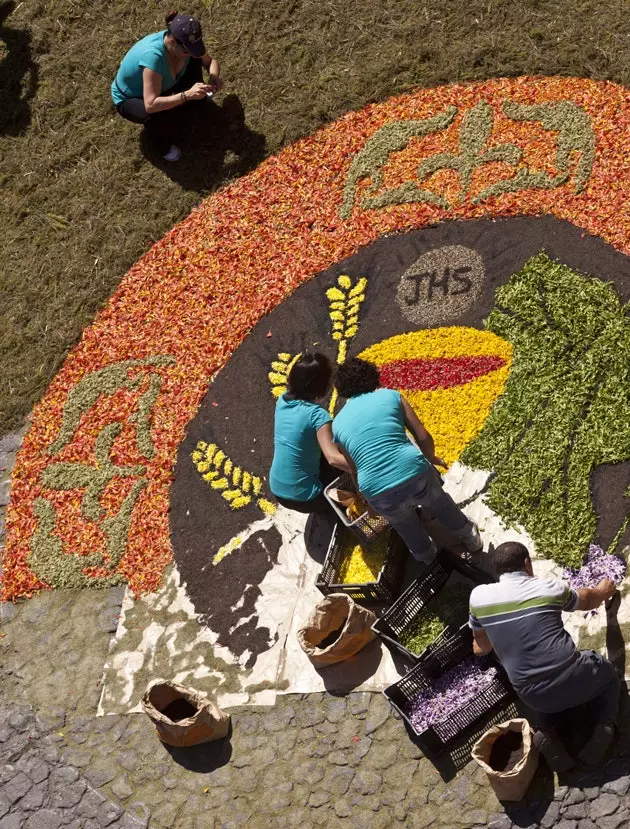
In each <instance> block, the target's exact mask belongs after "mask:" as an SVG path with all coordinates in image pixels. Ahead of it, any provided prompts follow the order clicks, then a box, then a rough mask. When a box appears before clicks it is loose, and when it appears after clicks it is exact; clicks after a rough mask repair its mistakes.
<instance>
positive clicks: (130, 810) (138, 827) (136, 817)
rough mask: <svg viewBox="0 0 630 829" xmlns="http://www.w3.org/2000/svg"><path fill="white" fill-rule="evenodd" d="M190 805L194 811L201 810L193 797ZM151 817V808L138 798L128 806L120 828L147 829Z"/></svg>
mask: <svg viewBox="0 0 630 829" xmlns="http://www.w3.org/2000/svg"><path fill="white" fill-rule="evenodd" d="M189 807H190V809H191V810H193V811H198V812H201V811H202V810H201V808H199V807H198V808H195V801H194V800H193V799H192V798H191V799H190V800H189ZM150 819H151V810H150V809H149V807H148V806H147V805H146V803H143V802H142V801H141V800H136V801H134V802H133V803H130V804H129V806H128V807H127V811H126V812H125V814H124V816H123V818H122V820H121V821H120V829H146V827H147V826H148V825H149V820H150Z"/></svg>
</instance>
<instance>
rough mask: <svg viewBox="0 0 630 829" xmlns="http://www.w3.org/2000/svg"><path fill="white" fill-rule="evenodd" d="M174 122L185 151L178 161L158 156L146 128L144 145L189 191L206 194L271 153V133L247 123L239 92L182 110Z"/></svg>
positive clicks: (149, 157) (148, 156)
mask: <svg viewBox="0 0 630 829" xmlns="http://www.w3.org/2000/svg"><path fill="white" fill-rule="evenodd" d="M173 124H174V130H173V140H174V141H175V143H176V144H177V145H178V146H179V147H180V149H181V151H182V157H181V159H180V160H179V161H178V162H176V163H169V162H166V161H164V160H163V159H162V158H161V157H160V156H158V155H156V153H155V151H154V150H153V149H152V148H151V147H150V146H149V145H148V144H147V141H146V137H145V135H144V133H143V134H142V139H141V148H142V152H143V154H144V156H145V158H146V159H147V160H148V161H150V163H151V164H154V165H155V166H156V167H159V169H161V170H163V172H164V173H165V175H167V176H168V177H169V178H170V179H171V180H172V181H174V182H175V183H176V184H179V186H180V187H182V188H183V189H184V190H191V191H194V192H196V193H202V194H204V193H206V192H208V191H209V190H211V189H213V188H214V187H216V185H217V184H222V183H227V182H228V181H230V180H232V179H235V178H238V177H239V176H242V175H244V174H245V173H248V172H249V171H250V170H253V169H254V167H256V166H257V165H258V164H259V163H260V162H261V161H262V159H263V158H264V156H265V150H266V140H265V136H264V135H262V134H261V133H258V132H254V131H253V130H251V129H249V127H248V126H247V125H246V124H245V111H244V109H243V105H242V104H241V102H240V100H239V98H238V96H236V95H227V96H226V97H225V98H224V100H223V103H222V104H221V106H219V105H218V104H217V103H216V102H215V101H213V100H206V101H201V102H200V103H199V104H197V105H192V106H189V107H187V108H186V109H185V110H179V111H178V117H177V119H176V120H174V121H173ZM229 156H231V158H229Z"/></svg>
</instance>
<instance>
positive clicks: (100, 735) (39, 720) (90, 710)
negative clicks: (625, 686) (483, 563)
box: [0, 434, 630, 829]
mask: <svg viewBox="0 0 630 829" xmlns="http://www.w3.org/2000/svg"><path fill="white" fill-rule="evenodd" d="M19 439H20V435H19V434H17V435H15V436H9V437H8V438H5V439H3V440H2V441H0V495H1V496H2V497H0V501H3V500H5V501H6V491H7V487H6V486H5V485H4V483H3V481H4V480H6V475H7V470H8V469H10V467H11V464H12V459H13V454H12V453H13V452H14V450H15V448H17V446H18V445H19ZM2 467H4V468H5V472H2ZM3 487H4V488H3ZM1 509H2V507H1V506H0V510H1ZM0 520H1V516H0ZM0 543H1V540H0ZM121 600H122V590H121V589H119V588H114V589H111V590H107V591H87V590H86V591H58V592H50V593H44V594H42V595H40V596H37V597H35V598H34V599H32V600H31V601H29V602H25V603H22V604H18V605H6V604H5V605H0V628H1V630H0V744H1V748H0V829H20V828H21V827H26V829H58V827H72V829H99V827H116V829H135V828H136V827H138V829H140V827H151V829H153V827H155V829H171V827H174V829H214V827H225V829H227V828H228V827H237V826H246V827H254V829H256V828H257V827H261V829H268V827H269V828H271V827H305V829H307V828H308V827H317V826H327V827H337V826H339V827H361V829H372V827H373V828H374V829H379V827H383V828H385V827H391V826H395V825H401V826H408V827H412V829H415V827H418V829H424V827H433V829H460V828H461V829H482V827H488V829H512V827H519V829H530V828H531V829H533V827H543V829H551V827H555V828H556V829H619V827H626V826H628V825H630V728H629V725H628V722H627V720H628V719H629V718H626V719H625V720H624V726H623V728H622V732H621V735H620V738H619V741H618V745H617V750H616V754H617V756H616V757H615V759H613V760H610V761H609V762H608V763H607V764H606V765H605V766H603V767H602V768H601V769H598V770H596V771H594V772H589V773H584V772H578V773H575V774H573V775H567V776H566V777H563V778H562V780H561V781H557V780H554V778H553V777H552V775H551V774H550V773H549V772H548V770H546V768H545V767H544V765H541V768H540V770H539V773H538V775H537V777H536V779H535V781H534V783H533V784H532V786H531V787H530V790H529V792H528V796H527V799H526V801H524V802H520V803H516V804H513V805H507V806H506V808H505V809H504V808H503V807H502V806H501V804H499V802H498V801H497V800H496V798H495V796H494V794H493V793H492V790H491V789H490V787H489V786H488V784H487V782H486V779H485V776H484V774H483V772H482V771H481V769H479V768H478V767H476V766H475V765H474V764H472V763H469V764H468V765H467V766H466V767H465V768H464V769H463V770H462V771H460V772H459V774H458V775H457V776H456V777H454V778H452V779H450V780H449V781H448V782H446V781H445V780H443V779H442V777H441V776H440V774H439V773H438V771H437V770H436V769H435V768H434V767H433V765H432V764H431V763H430V762H429V761H428V760H427V759H426V758H424V757H423V756H422V754H421V752H420V751H419V749H418V748H417V747H416V745H415V744H414V743H413V742H412V741H411V740H410V739H409V737H408V736H407V732H406V731H405V728H404V726H403V723H402V722H401V721H400V720H399V719H397V718H396V717H395V716H394V715H393V714H392V712H391V711H390V708H389V705H388V703H387V701H386V700H385V698H384V697H383V696H381V695H380V694H365V693H351V694H349V695H347V696H345V697H337V696H334V695H331V694H327V693H326V694H324V693H322V694H311V695H306V696H304V695H287V696H281V697H278V702H277V704H276V705H275V706H274V707H272V708H267V707H265V708H263V707H260V708H241V709H233V710H232V712H231V713H232V734H231V736H230V737H229V738H227V739H226V740H223V741H220V742H219V743H213V744H206V745H202V746H197V747H195V748H192V749H186V750H184V749H169V748H167V747H165V746H163V745H162V744H161V743H160V742H159V740H158V739H157V737H156V735H155V731H154V729H153V727H152V725H151V723H150V722H149V721H148V719H147V718H146V717H145V716H144V715H142V714H130V715H114V716H107V717H97V716H96V715H95V712H96V707H97V703H98V699H99V695H100V687H101V685H100V683H101V675H102V669H103V665H104V663H105V659H106V655H107V651H108V647H109V642H110V638H111V635H112V632H113V631H114V630H115V627H116V623H117V619H116V617H117V615H118V613H119V609H120V603H121ZM560 784H562V785H560Z"/></svg>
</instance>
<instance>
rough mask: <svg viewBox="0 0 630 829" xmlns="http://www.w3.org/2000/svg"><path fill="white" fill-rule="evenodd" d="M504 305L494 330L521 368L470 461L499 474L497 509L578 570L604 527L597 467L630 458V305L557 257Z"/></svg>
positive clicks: (542, 259) (517, 286) (501, 297)
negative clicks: (594, 477)
mask: <svg viewBox="0 0 630 829" xmlns="http://www.w3.org/2000/svg"><path fill="white" fill-rule="evenodd" d="M495 300H496V304H495V309H494V310H493V311H492V313H491V314H490V316H489V317H488V319H487V320H486V327H487V328H488V329H489V330H490V331H492V332H494V333H495V334H498V335H499V336H501V337H504V338H506V339H507V340H509V341H510V342H511V343H512V345H513V347H514V363H513V365H512V370H511V373H510V377H509V380H508V382H507V385H506V387H505V390H504V393H503V395H502V396H501V397H500V398H499V400H498V401H497V403H496V405H495V407H494V408H493V410H492V412H491V413H490V416H489V417H488V419H487V421H486V423H485V424H484V427H483V429H482V431H481V433H480V434H479V436H478V437H477V438H476V439H475V440H474V441H473V442H472V443H471V444H470V446H469V447H468V448H467V449H466V451H465V452H464V454H463V456H462V460H463V462H464V463H466V464H468V465H470V466H474V467H481V468H484V469H490V470H493V471H494V472H495V477H494V480H493V481H492V483H491V485H490V489H489V493H488V496H487V503H488V505H489V506H490V507H491V509H493V510H494V511H495V512H496V513H497V514H498V515H500V516H501V517H502V518H503V519H504V521H506V523H507V524H508V525H514V524H521V525H522V526H523V527H525V529H526V530H527V532H528V533H529V534H530V536H531V537H532V539H533V540H534V542H535V544H536V549H537V551H538V553H539V554H540V555H542V556H543V557H545V558H551V559H553V560H554V561H556V562H558V563H559V564H563V565H569V566H571V567H578V566H579V565H580V563H581V561H582V558H583V556H584V554H585V553H586V551H587V546H588V544H589V543H590V542H591V541H592V539H593V536H594V532H595V526H596V515H595V511H594V508H593V504H592V499H591V492H590V478H591V473H592V471H593V470H594V469H595V468H596V467H597V466H599V465H600V464H604V463H615V462H619V461H623V460H626V459H628V458H630V418H629V417H628V412H629V411H630V377H629V371H630V319H629V317H628V310H629V309H628V306H627V305H626V306H622V304H621V301H620V298H619V296H618V295H617V293H616V292H615V290H614V288H613V287H612V285H610V284H606V283H604V282H602V281H600V280H598V279H594V278H591V277H588V276H584V275H582V274H580V273H577V272H575V271H573V270H571V268H568V267H567V266H565V265H562V264H560V263H558V262H554V261H552V260H551V259H550V258H549V257H548V256H547V255H546V254H545V253H540V254H538V255H537V256H535V257H533V258H532V259H530V260H529V261H528V262H527V263H526V264H525V266H524V267H523V268H522V270H521V271H519V272H518V273H517V274H515V275H514V276H512V277H511V279H510V280H509V282H508V283H507V284H506V285H504V286H503V287H501V288H499V290H498V291H497V293H496V297H495ZM628 494H630V493H628ZM618 538H619V534H617V538H616V540H618ZM611 552H612V550H611Z"/></svg>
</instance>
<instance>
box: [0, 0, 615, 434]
mask: <svg viewBox="0 0 630 829" xmlns="http://www.w3.org/2000/svg"><path fill="white" fill-rule="evenodd" d="M171 5H172V4H165V3H157V2H153V1H151V2H147V3H137V2H133V0H108V1H107V2H103V0H22V2H16V3H15V4H13V3H10V2H6V0H0V227H1V228H2V232H1V233H0V288H1V292H2V293H1V296H2V302H1V303H0V434H2V433H3V432H5V431H7V430H8V429H10V428H12V427H14V426H15V425H17V424H18V423H19V421H20V420H21V418H22V417H23V415H24V414H26V413H27V412H28V411H29V410H30V409H31V408H32V406H33V404H34V403H35V402H36V401H37V400H38V399H39V397H40V396H41V395H42V393H43V391H44V390H45V388H46V387H47V385H48V383H49V382H50V380H51V378H52V377H53V375H54V374H55V372H56V371H57V369H58V368H59V366H60V364H61V362H62V361H63V359H64V357H65V355H66V353H67V351H68V349H69V348H70V347H71V346H72V345H73V344H74V343H76V342H77V340H78V338H79V336H80V333H81V331H82V329H83V328H84V327H85V326H87V325H88V324H89V323H90V322H91V320H92V319H93V317H94V314H95V312H96V311H97V310H98V308H100V307H101V306H102V305H103V304H104V303H105V302H106V300H107V298H108V297H109V296H110V295H111V293H112V292H113V290H114V289H115V287H116V285H117V284H118V282H119V281H120V278H121V277H122V275H123V274H124V273H125V271H126V270H127V269H128V268H129V267H130V266H131V265H132V264H133V263H134V262H135V261H136V260H137V259H138V258H139V257H140V256H141V255H142V253H144V251H146V250H147V248H148V247H149V246H150V245H151V244H152V243H153V242H154V241H155V240H157V239H159V238H161V237H162V236H163V235H164V233H165V232H166V231H167V230H169V229H170V228H171V227H172V226H173V225H174V224H175V223H176V222H177V221H178V220H180V219H182V218H183V217H184V216H186V215H187V214H188V213H189V211H190V209H191V208H192V207H193V206H194V205H195V204H196V203H198V202H199V200H200V199H201V198H203V196H204V195H206V194H207V193H209V192H211V191H212V190H214V189H215V188H216V187H218V186H221V185H223V184H226V183H227V182H229V181H230V180H231V179H233V178H234V177H235V176H237V175H239V174H241V173H243V172H245V171H246V170H247V169H248V168H249V167H250V166H251V165H252V164H253V163H255V161H256V160H257V159H259V158H260V153H259V150H260V148H261V147H260V140H259V138H258V136H264V139H266V148H267V150H266V151H267V152H268V153H276V152H277V151H278V150H279V149H280V148H281V147H283V146H285V145H286V144H287V143H289V142H291V141H293V140H295V139H296V138H298V137H301V136H305V135H308V134H310V133H311V132H313V130H315V129H316V128H317V127H319V126H320V125H322V124H324V123H326V122H328V121H332V120H334V119H336V118H338V117H339V116H340V115H341V114H343V113H344V112H346V111H348V110H350V109H357V108H360V107H362V106H363V105H364V104H366V103H368V102H370V101H379V100H384V99H386V98H388V97H389V96H390V95H394V94H398V93H401V92H406V91H409V90H411V89H413V88H415V87H418V86H424V87H430V86H435V85H438V84H443V83H448V82H453V81H466V80H475V79H483V78H487V77H497V76H503V75H508V76H514V75H522V74H546V75H554V74H560V75H581V76H585V77H592V78H597V79H610V80H614V81H616V82H618V83H622V84H628V83H629V82H630V24H629V23H628V19H627V11H626V8H625V6H624V4H623V3H619V2H617V1H616V0H529V2H527V3H521V2H517V0H471V2H468V3H453V2H451V0H433V2H431V3H428V2H416V1H415V0H395V2H394V0H329V2H325V1H324V2H322V0H317V2H316V1H315V0H274V2H267V3H261V2H259V1H258V2H257V1H256V0H239V2H238V3H234V2H228V0H206V2H205V3H204V2H201V0H190V1H189V2H187V3H186V4H185V6H184V5H182V6H181V7H180V11H188V12H189V13H191V14H196V15H199V16H200V18H201V19H202V21H203V24H204V29H205V39H206V43H207V45H208V47H209V49H210V50H211V51H212V52H214V53H216V55H217V56H218V57H219V59H220V61H221V63H222V66H223V75H224V80H225V90H226V92H229V93H235V94H236V95H238V96H239V97H240V99H241V103H242V104H243V106H244V109H245V116H246V119H247V123H248V125H249V127H250V128H251V130H252V131H253V134H252V135H251V136H250V138H251V147H250V150H251V151H247V150H246V151H245V153H244V155H243V156H242V157H236V156H234V155H233V154H231V153H230V152H226V151H225V147H224V146H223V145H222V144H221V142H216V141H214V142H211V143H210V144H209V145H208V146H206V147H203V148H202V147H199V146H198V145H197V146H195V147H194V148H190V147H189V148H188V149H189V150H190V151H189V152H188V153H187V154H186V149H187V148H186V146H185V145H184V146H183V149H184V152H185V155H184V158H183V159H182V161H181V162H180V164H178V165H174V166H171V167H170V168H167V167H163V168H162V169H161V168H160V167H158V166H154V165H153V164H151V163H150V162H149V161H147V159H146V158H145V157H144V155H143V154H142V152H141V149H140V145H139V131H138V130H137V129H135V128H134V127H133V126H132V125H130V124H126V123H124V122H122V120H121V119H119V118H118V116H115V114H114V112H113V110H112V107H111V102H110V97H109V84H110V82H111V79H112V77H113V75H114V73H115V70H116V68H117V65H118V63H119V61H120V59H121V58H122V56H123V54H124V53H125V51H126V50H127V49H128V48H129V46H130V45H131V44H132V43H133V42H134V41H135V40H136V39H138V38H140V37H142V36H143V35H145V34H147V33H148V32H151V31H156V30H157V29H159V28H161V20H162V17H163V15H164V13H165V12H166V11H167V10H168V9H169V8H170V6H171ZM220 100H221V98H220V96H219V102H220Z"/></svg>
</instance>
